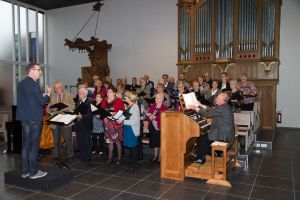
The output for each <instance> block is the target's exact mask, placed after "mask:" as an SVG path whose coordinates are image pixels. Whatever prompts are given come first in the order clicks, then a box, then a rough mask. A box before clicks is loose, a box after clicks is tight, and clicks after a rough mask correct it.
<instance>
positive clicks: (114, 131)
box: [101, 86, 125, 165]
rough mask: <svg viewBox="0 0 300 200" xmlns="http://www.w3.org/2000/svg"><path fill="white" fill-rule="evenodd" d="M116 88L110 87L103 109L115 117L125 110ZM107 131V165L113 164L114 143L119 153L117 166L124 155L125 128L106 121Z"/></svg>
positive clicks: (105, 136)
mask: <svg viewBox="0 0 300 200" xmlns="http://www.w3.org/2000/svg"><path fill="white" fill-rule="evenodd" d="M116 91H117V90H116V88H115V87H113V86H109V87H108V89H107V98H106V99H105V100H104V101H102V103H101V107H102V108H103V109H106V110H107V111H109V112H110V113H111V115H114V114H115V113H116V112H118V111H119V110H124V109H125V107H124V103H123V101H122V100H121V99H120V98H117V97H116ZM104 123H105V126H106V130H105V133H104V139H105V141H106V143H108V161H107V164H110V163H111V162H112V156H113V148H114V143H115V144H116V146H117V152H118V160H117V162H116V164H117V165H119V164H120V160H121V155H122V144H121V142H122V140H123V127H122V124H121V123H118V122H117V121H112V120H109V119H105V120H104Z"/></svg>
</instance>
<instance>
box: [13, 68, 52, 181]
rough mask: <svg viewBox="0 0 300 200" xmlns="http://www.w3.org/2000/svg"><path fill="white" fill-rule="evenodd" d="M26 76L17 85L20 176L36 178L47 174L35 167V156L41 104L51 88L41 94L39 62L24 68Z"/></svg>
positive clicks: (40, 123)
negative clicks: (20, 132) (19, 129)
mask: <svg viewBox="0 0 300 200" xmlns="http://www.w3.org/2000/svg"><path fill="white" fill-rule="evenodd" d="M26 71H27V77H26V78H25V79H23V80H22V81H21V82H19V84H18V87H17V116H16V119H17V120H20V121H21V124H22V128H23V134H22V135H23V142H22V175H21V176H22V178H28V177H29V178H30V179H36V178H41V177H43V176H46V175H47V172H42V171H40V170H38V169H37V157H38V151H39V145H40V135H41V128H42V121H43V106H44V105H45V104H46V103H47V102H48V101H49V99H50V93H51V88H48V87H47V94H42V92H41V88H40V85H39V83H38V79H39V78H40V76H41V75H42V70H41V67H40V66H39V64H37V63H31V64H29V65H28V66H27V68H26Z"/></svg>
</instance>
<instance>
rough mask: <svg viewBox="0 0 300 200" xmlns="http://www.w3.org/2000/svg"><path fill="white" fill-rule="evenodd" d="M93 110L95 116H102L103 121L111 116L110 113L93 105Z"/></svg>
mask: <svg viewBox="0 0 300 200" xmlns="http://www.w3.org/2000/svg"><path fill="white" fill-rule="evenodd" d="M91 110H92V113H93V114H94V115H100V119H101V120H103V119H105V118H107V117H108V116H111V114H110V112H108V111H107V110H105V109H103V108H97V107H96V106H94V105H93V104H91Z"/></svg>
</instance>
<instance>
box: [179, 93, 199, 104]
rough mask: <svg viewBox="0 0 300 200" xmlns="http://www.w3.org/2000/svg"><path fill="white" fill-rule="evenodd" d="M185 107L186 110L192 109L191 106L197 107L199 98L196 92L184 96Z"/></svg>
mask: <svg viewBox="0 0 300 200" xmlns="http://www.w3.org/2000/svg"><path fill="white" fill-rule="evenodd" d="M182 97H183V100H184V105H185V107H186V108H190V106H193V105H197V102H198V100H197V98H196V95H195V92H190V93H188V94H182Z"/></svg>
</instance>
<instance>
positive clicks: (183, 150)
mask: <svg viewBox="0 0 300 200" xmlns="http://www.w3.org/2000/svg"><path fill="white" fill-rule="evenodd" d="M161 115H162V116H161V118H162V120H161V147H162V148H161V150H160V151H161V177H162V178H169V179H175V180H184V177H185V176H188V174H187V173H188V172H187V171H188V169H187V166H188V165H189V164H191V163H190V162H191V160H189V158H188V157H189V156H190V153H191V152H192V149H193V147H194V144H195V142H196V140H197V138H198V137H199V136H200V135H201V134H203V133H205V132H207V131H208V130H209V128H210V123H209V122H208V121H207V120H206V119H204V118H201V117H200V116H199V115H196V114H194V113H192V112H189V111H185V112H178V111H166V112H163V113H162V114H161ZM210 176H211V174H210V172H208V173H207V176H206V177H202V178H210ZM191 177H193V176H191Z"/></svg>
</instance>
